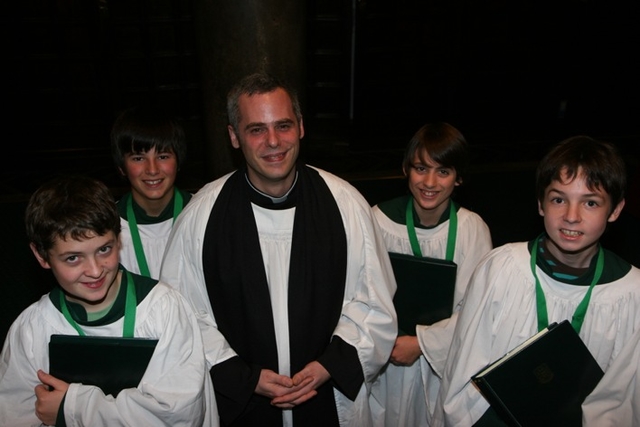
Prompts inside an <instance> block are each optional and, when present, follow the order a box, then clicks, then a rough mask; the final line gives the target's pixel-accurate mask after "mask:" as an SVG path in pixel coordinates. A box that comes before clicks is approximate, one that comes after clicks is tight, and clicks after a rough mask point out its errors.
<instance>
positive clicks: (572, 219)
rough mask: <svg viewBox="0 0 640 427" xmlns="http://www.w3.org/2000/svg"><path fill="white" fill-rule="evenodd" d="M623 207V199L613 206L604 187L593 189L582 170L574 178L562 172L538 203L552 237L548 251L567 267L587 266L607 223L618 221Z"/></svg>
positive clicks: (550, 237) (564, 171)
mask: <svg viewBox="0 0 640 427" xmlns="http://www.w3.org/2000/svg"><path fill="white" fill-rule="evenodd" d="M623 207H624V200H622V201H621V202H620V203H619V204H618V205H617V206H615V207H613V206H612V202H611V197H610V196H609V194H608V193H606V192H605V191H603V190H602V188H593V189H590V188H589V187H588V186H587V181H586V179H585V176H584V173H583V172H582V170H579V171H578V173H577V174H576V176H575V177H574V178H569V177H568V176H567V173H566V170H563V171H562V172H561V174H560V180H559V181H552V182H551V184H550V185H549V186H548V187H547V188H546V190H545V193H544V199H543V200H541V201H539V202H538V212H539V213H540V215H541V216H543V217H544V227H545V230H546V231H547V234H548V236H549V242H548V243H549V244H548V245H547V248H548V250H549V251H550V252H551V253H552V254H553V255H554V256H555V257H556V258H557V259H558V260H559V261H561V262H562V263H564V264H566V265H569V266H572V267H576V268H584V267H588V266H589V262H590V260H591V258H592V257H593V255H594V254H595V253H596V251H597V243H598V241H599V240H600V237H601V236H602V234H603V233H604V231H605V229H606V227H607V223H608V222H613V221H615V220H616V219H617V218H618V216H619V215H620V212H621V211H622V208H623Z"/></svg>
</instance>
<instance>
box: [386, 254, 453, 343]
mask: <svg viewBox="0 0 640 427" xmlns="http://www.w3.org/2000/svg"><path fill="white" fill-rule="evenodd" d="M389 258H390V259H391V266H392V267H393V274H394V276H395V278H396V283H397V285H398V288H397V290H396V293H395V295H394V297H393V304H394V306H395V308H396V314H397V315H398V329H399V331H398V333H399V334H400V335H407V334H408V335H415V334H416V325H431V324H432V323H435V322H437V321H439V320H442V319H446V318H447V317H450V316H451V311H452V308H453V294H454V291H455V287H456V273H457V271H458V266H457V265H456V263H454V262H452V261H447V260H443V259H435V258H429V257H415V256H413V255H406V254H399V253H395V252H389Z"/></svg>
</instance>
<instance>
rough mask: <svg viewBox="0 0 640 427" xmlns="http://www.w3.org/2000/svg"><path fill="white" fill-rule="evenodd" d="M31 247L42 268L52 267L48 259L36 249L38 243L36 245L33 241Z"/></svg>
mask: <svg viewBox="0 0 640 427" xmlns="http://www.w3.org/2000/svg"><path fill="white" fill-rule="evenodd" d="M29 247H30V248H31V252H33V255H35V257H36V259H37V260H38V263H39V264H40V266H41V267H42V268H51V266H50V265H49V263H48V262H47V260H46V259H44V258H43V257H42V255H40V252H38V249H36V245H34V244H33V243H29Z"/></svg>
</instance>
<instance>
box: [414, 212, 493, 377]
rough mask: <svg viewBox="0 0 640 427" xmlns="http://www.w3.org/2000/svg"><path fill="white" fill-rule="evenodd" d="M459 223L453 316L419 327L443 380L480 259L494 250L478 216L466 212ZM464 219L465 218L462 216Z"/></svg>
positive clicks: (425, 348) (432, 363)
mask: <svg viewBox="0 0 640 427" xmlns="http://www.w3.org/2000/svg"><path fill="white" fill-rule="evenodd" d="M462 212H464V217H463V218H464V222H461V223H460V226H459V231H458V238H457V242H456V253H455V258H454V261H455V262H456V264H457V265H458V271H457V274H456V290H455V297H454V307H453V315H452V316H451V317H449V318H447V319H443V320H441V321H439V322H436V323H434V324H433V325H429V326H417V327H416V335H417V337H418V342H419V344H420V349H421V350H422V354H423V355H424V356H425V358H426V360H427V361H428V362H429V365H430V366H431V368H432V369H433V371H434V372H435V374H436V375H437V376H438V377H440V378H442V375H443V371H444V365H445V363H446V361H447V355H448V353H449V348H450V346H451V339H452V337H453V331H454V330H455V327H456V322H457V320H458V315H457V312H458V310H459V309H460V307H461V304H462V301H463V299H464V294H465V293H466V290H467V287H468V286H469V281H470V280H471V276H472V274H473V271H474V270H475V268H476V266H477V265H478V263H479V262H480V260H481V259H482V258H483V257H484V256H485V255H487V254H488V253H489V252H490V251H491V249H492V243H491V235H490V233H489V227H488V226H487V225H486V224H485V222H484V221H483V220H482V219H481V218H480V216H478V215H477V214H475V213H473V212H470V211H468V210H466V209H461V213H462ZM461 216H462V215H461Z"/></svg>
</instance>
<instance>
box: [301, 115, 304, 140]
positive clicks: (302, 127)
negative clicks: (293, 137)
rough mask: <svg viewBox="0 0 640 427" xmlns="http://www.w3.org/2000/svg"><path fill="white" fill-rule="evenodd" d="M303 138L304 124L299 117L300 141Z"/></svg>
mask: <svg viewBox="0 0 640 427" xmlns="http://www.w3.org/2000/svg"><path fill="white" fill-rule="evenodd" d="M302 138H304V123H303V121H302V117H300V139H302Z"/></svg>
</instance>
